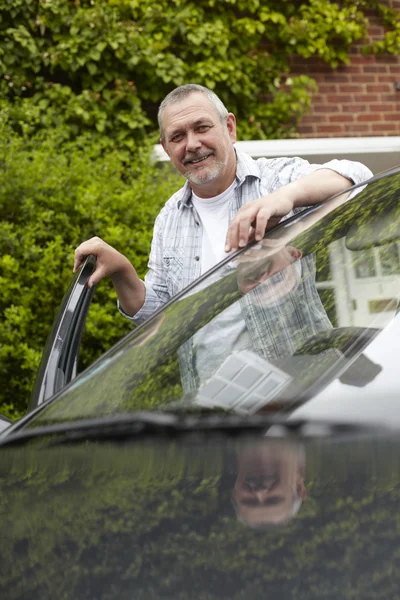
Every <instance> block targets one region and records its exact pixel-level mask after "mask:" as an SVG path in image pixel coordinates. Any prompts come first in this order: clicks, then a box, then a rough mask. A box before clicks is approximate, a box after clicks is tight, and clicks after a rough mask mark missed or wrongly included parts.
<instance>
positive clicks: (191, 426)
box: [0, 412, 388, 447]
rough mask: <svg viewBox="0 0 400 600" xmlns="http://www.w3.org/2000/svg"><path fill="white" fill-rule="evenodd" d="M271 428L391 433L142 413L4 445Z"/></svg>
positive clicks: (304, 433) (311, 433)
mask: <svg viewBox="0 0 400 600" xmlns="http://www.w3.org/2000/svg"><path fill="white" fill-rule="evenodd" d="M257 431H258V432H264V433H266V432H267V431H268V434H269V435H271V437H272V436H273V437H290V436H295V437H326V436H335V437H337V436H340V435H347V434H350V433H351V434H356V435H363V434H368V433H371V432H373V433H378V432H387V431H388V429H387V428H386V427H384V426H375V425H374V426H372V425H370V424H358V423H334V422H333V423H332V422H323V421H309V420H306V419H297V420H291V421H288V420H285V419H282V418H278V417H276V416H272V415H253V416H250V417H240V416H237V415H226V414H212V415H208V416H205V415H202V416H185V417H182V416H179V415H174V414H171V413H169V414H166V413H159V412H158V413H155V412H140V413H133V414H127V415H118V416H112V417H102V418H98V419H87V420H81V421H78V422H66V423H57V424H50V425H44V426H41V427H35V428H27V429H24V430H22V431H18V432H17V433H15V434H11V435H9V436H6V437H4V438H3V439H2V440H1V442H0V447H6V446H15V445H24V444H26V443H28V442H34V441H37V442H39V441H40V442H45V446H49V445H59V444H71V443H72V444H74V443H77V442H80V441H83V440H101V441H107V440H114V441H115V440H121V441H123V440H126V439H127V438H129V439H136V438H137V437H141V436H148V435H155V434H157V435H160V434H161V435H167V436H176V435H180V434H188V433H190V434H193V433H204V434H206V433H210V432H211V433H218V432H220V433H223V434H228V435H238V434H243V433H251V432H257Z"/></svg>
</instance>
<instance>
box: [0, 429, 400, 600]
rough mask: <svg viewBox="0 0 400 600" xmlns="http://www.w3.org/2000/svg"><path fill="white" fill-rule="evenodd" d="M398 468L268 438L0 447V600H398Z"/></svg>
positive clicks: (366, 440) (346, 445)
mask: <svg viewBox="0 0 400 600" xmlns="http://www.w3.org/2000/svg"><path fill="white" fill-rule="evenodd" d="M399 456H400V440H399V439H398V437H397V436H396V435H393V434H384V433H382V432H381V433H379V434H376V435H372V434H363V435H355V434H352V435H346V436H343V435H342V436H341V437H320V438H306V437H291V438H289V439H286V438H285V439H283V438H276V437H274V430H273V429H270V430H269V431H267V432H266V434H265V435H261V436H260V435H257V436H255V435H253V436H248V435H247V436H245V437H235V438H233V437H229V436H222V435H221V433H219V434H216V435H212V434H211V433H209V434H207V435H202V436H199V434H197V435H196V436H195V435H183V436H178V437H175V438H168V437H162V436H157V435H156V436H151V437H148V438H143V439H140V440H137V441H136V442H135V441H134V440H133V439H131V440H126V439H125V440H124V441H123V442H122V441H121V442H118V441H114V442H111V441H108V442H107V443H101V441H99V440H98V441H92V442H87V441H86V442H85V441H82V443H79V444H67V445H65V444H64V445H54V446H50V447H42V446H38V445H37V443H36V444H30V445H25V446H22V447H8V448H3V449H2V452H1V461H0V469H1V480H0V485H1V495H0V497H1V505H0V506H1V509H0V510H1V523H2V530H3V533H2V536H3V543H2V547H1V561H0V565H1V566H0V571H1V577H0V582H1V583H0V588H1V596H2V597H3V598H8V599H9V600H11V599H14V598H15V599H16V598H18V599H21V598H41V599H46V598H54V597H57V598H64V599H69V598H71V599H76V598H80V599H86V598H88V599H89V598H90V599H93V598H96V599H103V598H104V599H108V598H118V599H124V598H129V599H130V598H135V599H137V598H139V599H140V598H229V599H242V598H247V597H251V598H265V597H268V598H285V599H286V598H288V599H289V598H293V599H294V598H296V600H299V599H300V600H301V599H303V598H304V599H305V598H307V600H310V599H312V598H318V599H320V598H333V597H354V598H382V599H383V598H385V599H386V598H392V597H395V596H396V595H397V594H398V592H399V590H400V574H399V570H398V569H397V568H396V560H397V559H396V557H397V556H399V553H400V535H399V531H398V518H397V513H398V498H399V493H400V475H399V473H400V468H399V467H400V458H399ZM266 490H267V492H266ZM262 493H264V494H266V497H264V498H262V497H261V498H260V499H261V500H262V502H263V503H262V505H261V509H260V505H259V504H260V503H259V504H255V503H254V498H255V497H256V495H257V494H259V495H260V494H262ZM268 493H270V496H269V498H271V494H272V497H275V500H274V501H273V502H269V503H268V502H266V500H267V496H268ZM280 497H283V498H284V500H283V502H281V503H280V504H279V502H278V501H277V500H276V498H278V500H279V498H280ZM246 498H247V504H246V502H244V500H245V499H246ZM249 498H250V499H251V498H253V502H248V500H249Z"/></svg>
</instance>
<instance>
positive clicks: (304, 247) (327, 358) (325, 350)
mask: <svg viewBox="0 0 400 600" xmlns="http://www.w3.org/2000/svg"><path fill="white" fill-rule="evenodd" d="M399 195H400V173H399V172H398V171H397V172H396V171H394V172H392V173H389V174H387V175H386V176H385V177H383V178H377V179H376V180H373V181H372V182H371V183H369V184H368V185H367V186H361V187H358V188H356V189H354V190H353V191H352V192H351V194H350V197H349V195H348V192H346V193H345V194H342V195H340V196H337V197H335V198H333V199H331V200H329V201H328V202H327V203H324V204H323V205H320V206H318V207H314V208H312V209H309V210H308V211H306V212H304V211H302V212H301V213H298V214H297V215H295V216H294V217H292V218H290V219H288V220H286V221H283V222H282V223H281V224H280V226H279V227H278V228H276V229H274V230H272V231H271V232H269V233H267V234H266V236H265V238H264V240H262V242H261V243H258V244H253V245H250V246H249V247H248V248H246V249H245V250H244V251H243V252H240V253H236V254H234V255H231V256H229V257H227V259H226V260H224V261H223V262H222V263H220V264H219V265H217V266H216V267H215V268H214V269H212V270H211V271H209V272H208V273H207V274H206V275H205V276H204V277H202V278H201V279H199V280H198V281H197V282H195V283H194V284H192V285H191V286H189V287H188V288H186V290H184V291H183V292H182V293H180V294H179V295H177V296H176V298H175V299H174V300H173V301H171V302H170V303H169V304H168V305H166V306H165V307H164V309H163V310H161V311H158V312H157V313H156V314H155V315H154V316H153V318H151V319H150V320H149V321H147V322H146V323H145V324H144V325H142V326H141V327H139V328H138V329H137V330H136V331H134V332H132V333H131V334H129V335H128V336H127V337H126V338H124V340H122V341H121V342H120V343H119V344H117V345H116V346H115V347H114V348H113V349H111V350H110V351H109V352H107V353H106V354H105V355H104V356H103V357H102V358H101V359H99V360H98V361H97V362H96V363H94V364H93V365H92V367H90V368H89V369H87V370H86V371H85V372H84V373H83V374H82V375H81V376H80V377H78V378H77V379H76V380H75V381H74V382H73V383H72V384H71V385H69V386H68V387H67V388H66V389H65V390H64V391H63V392H62V393H61V394H59V395H58V396H57V397H56V398H55V400H54V401H50V402H49V404H48V405H47V406H46V407H45V408H44V409H43V410H42V411H41V412H40V414H39V415H38V416H37V417H36V418H35V419H34V421H32V422H31V424H30V426H31V427H36V426H40V425H45V424H50V423H57V422H63V421H75V420H81V419H90V418H94V417H96V418H97V417H103V416H107V415H121V414H127V413H132V412H137V411H153V410H157V411H173V412H181V413H182V414H193V413H198V414H200V415H201V414H203V413H204V412H205V411H207V412H208V411H209V410H212V411H218V412H229V413H233V414H236V415H239V416H247V415H254V414H256V413H259V412H260V411H261V412H264V413H265V412H270V411H274V412H276V411H286V412H287V411H291V410H293V408H295V407H297V406H299V405H301V404H302V403H304V402H305V401H306V400H308V399H309V398H312V397H313V396H315V394H317V393H318V392H319V391H320V390H321V389H322V388H323V387H324V386H326V385H327V384H328V383H329V382H331V381H332V380H333V379H334V378H339V377H340V378H341V381H344V382H345V383H346V384H348V385H353V386H362V385H364V384H366V383H368V381H371V380H373V379H374V378H376V377H377V376H378V375H379V372H380V369H381V367H380V366H379V365H377V364H375V363H374V362H372V361H371V360H370V359H368V357H367V356H366V355H365V354H364V353H363V350H364V349H365V348H366V347H367V346H368V344H369V343H370V342H371V341H372V340H373V339H374V338H375V337H376V336H377V335H379V333H380V331H381V330H382V329H383V328H384V327H385V326H386V325H387V324H388V323H389V322H390V321H391V320H393V318H394V316H395V314H396V311H397V298H398V297H399V292H400V225H399V224H400V218H399V217H400V205H399ZM174 260H176V261H177V271H179V268H181V266H182V265H180V264H179V260H178V258H175V259H174ZM116 318H118V317H117V315H116Z"/></svg>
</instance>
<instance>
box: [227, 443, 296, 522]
mask: <svg viewBox="0 0 400 600" xmlns="http://www.w3.org/2000/svg"><path fill="white" fill-rule="evenodd" d="M303 475H304V462H303V461H302V460H301V458H300V457H299V455H298V451H297V449H296V448H295V447H293V446H290V445H288V444H281V443H278V442H277V443H271V442H266V441H265V442H263V443H259V444H254V445H252V446H249V447H248V448H247V449H246V450H245V451H244V452H243V453H242V454H241V456H240V458H239V470H238V475H237V479H236V483H235V487H234V490H233V500H234V502H235V506H236V512H237V515H238V517H239V518H240V519H241V520H242V521H243V522H244V523H246V524H247V525H249V526H250V527H257V526H265V525H274V524H275V525H277V524H279V523H285V522H287V521H288V520H289V519H290V518H291V516H292V511H293V503H294V501H295V499H296V498H297V499H301V500H304V498H305V496H306V491H305V487H304V482H303Z"/></svg>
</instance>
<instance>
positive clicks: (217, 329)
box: [192, 181, 251, 384]
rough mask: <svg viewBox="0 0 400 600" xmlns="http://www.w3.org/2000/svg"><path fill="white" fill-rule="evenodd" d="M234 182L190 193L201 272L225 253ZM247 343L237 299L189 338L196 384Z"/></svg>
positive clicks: (248, 338)
mask: <svg viewBox="0 0 400 600" xmlns="http://www.w3.org/2000/svg"><path fill="white" fill-rule="evenodd" d="M236 185H237V183H236V181H234V182H233V183H232V185H230V186H229V188H228V189H226V190H225V191H224V192H222V194H219V195H218V196H214V197H213V198H199V197H198V196H196V194H194V193H193V192H192V202H193V206H194V207H195V209H196V210H197V213H198V215H199V217H200V219H201V222H202V224H203V240H202V256H201V273H202V274H203V273H205V272H206V271H208V270H209V269H211V268H212V267H213V266H214V265H215V264H217V263H218V262H220V261H221V260H222V259H223V258H225V257H226V256H227V254H226V252H225V238H226V234H227V231H228V226H229V206H230V203H231V198H232V196H233V194H234V191H235V187H236ZM250 346H251V340H250V336H249V334H248V331H247V328H246V325H245V322H244V319H243V317H242V315H241V310H240V305H239V302H235V303H234V304H233V305H232V306H229V307H228V308H226V309H225V310H224V311H223V312H222V313H221V314H219V315H218V316H217V317H215V318H214V319H213V320H212V321H211V322H210V323H208V324H207V325H205V326H204V327H203V328H202V329H200V331H198V332H197V333H196V334H195V335H194V337H193V350H194V360H195V363H194V364H195V367H196V371H197V375H198V377H199V379H200V384H202V383H204V382H205V381H207V380H208V379H209V378H210V377H212V376H213V375H214V373H215V371H216V369H217V368H218V367H219V366H220V364H222V362H223V361H224V360H225V359H226V357H227V356H229V355H230V354H231V352H232V351H233V350H245V349H247V348H249V347H250Z"/></svg>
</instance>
